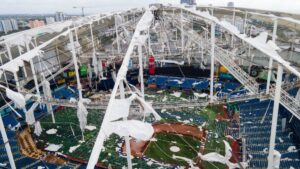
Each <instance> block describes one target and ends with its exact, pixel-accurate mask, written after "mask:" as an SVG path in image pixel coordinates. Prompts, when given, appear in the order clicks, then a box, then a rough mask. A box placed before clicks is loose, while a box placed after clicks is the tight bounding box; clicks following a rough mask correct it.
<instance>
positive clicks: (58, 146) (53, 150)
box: [45, 144, 63, 152]
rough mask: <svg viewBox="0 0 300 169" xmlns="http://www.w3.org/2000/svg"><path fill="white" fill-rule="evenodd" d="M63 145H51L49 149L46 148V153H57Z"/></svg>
mask: <svg viewBox="0 0 300 169" xmlns="http://www.w3.org/2000/svg"><path fill="white" fill-rule="evenodd" d="M62 146H63V145H62V144H59V145H56V144H49V145H48V147H46V148H45V150H46V151H52V152H57V151H58V150H59V149H60V148H61V147H62Z"/></svg>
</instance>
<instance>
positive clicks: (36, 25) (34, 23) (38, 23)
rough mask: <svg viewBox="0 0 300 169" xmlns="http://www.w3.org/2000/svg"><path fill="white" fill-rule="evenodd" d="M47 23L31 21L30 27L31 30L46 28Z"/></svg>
mask: <svg viewBox="0 0 300 169" xmlns="http://www.w3.org/2000/svg"><path fill="white" fill-rule="evenodd" d="M44 25H45V22H44V21H40V20H34V21H29V23H28V26H29V27H30V28H37V27H40V26H44Z"/></svg>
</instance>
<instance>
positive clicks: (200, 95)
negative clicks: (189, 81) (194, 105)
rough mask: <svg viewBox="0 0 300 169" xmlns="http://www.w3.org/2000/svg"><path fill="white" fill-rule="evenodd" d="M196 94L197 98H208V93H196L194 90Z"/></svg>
mask: <svg viewBox="0 0 300 169" xmlns="http://www.w3.org/2000/svg"><path fill="white" fill-rule="evenodd" d="M194 96H195V97H197V98H206V97H207V96H208V95H207V94H206V93H196V92H194Z"/></svg>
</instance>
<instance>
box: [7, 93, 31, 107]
mask: <svg viewBox="0 0 300 169" xmlns="http://www.w3.org/2000/svg"><path fill="white" fill-rule="evenodd" d="M5 90H6V96H7V97H8V98H9V99H10V100H12V101H13V102H14V103H15V105H16V107H17V108H19V109H22V108H25V105H26V101H25V97H24V96H23V95H22V94H20V93H18V92H15V91H12V90H10V89H9V88H5Z"/></svg>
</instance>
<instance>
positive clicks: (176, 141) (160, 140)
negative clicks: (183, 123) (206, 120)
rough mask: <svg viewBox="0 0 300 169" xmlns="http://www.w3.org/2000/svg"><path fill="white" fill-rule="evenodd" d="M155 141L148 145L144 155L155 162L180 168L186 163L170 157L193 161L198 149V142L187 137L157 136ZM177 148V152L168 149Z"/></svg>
mask: <svg viewBox="0 0 300 169" xmlns="http://www.w3.org/2000/svg"><path fill="white" fill-rule="evenodd" d="M155 138H156V139H157V141H153V142H150V143H149V146H148V148H147V150H146V153H145V155H146V156H147V157H149V158H152V159H154V160H157V161H161V162H165V163H170V164H177V165H181V166H185V165H187V162H186V161H183V160H179V159H173V158H172V156H173V155H176V156H181V157H185V158H189V159H191V160H195V158H196V157H197V153H198V151H199V149H200V141H199V140H197V139H195V138H193V137H189V136H182V135H176V134H169V133H160V134H157V135H156V137H155ZM172 146H177V147H179V148H180V151H179V152H176V153H175V152H172V151H171V150H170V147H172Z"/></svg>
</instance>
